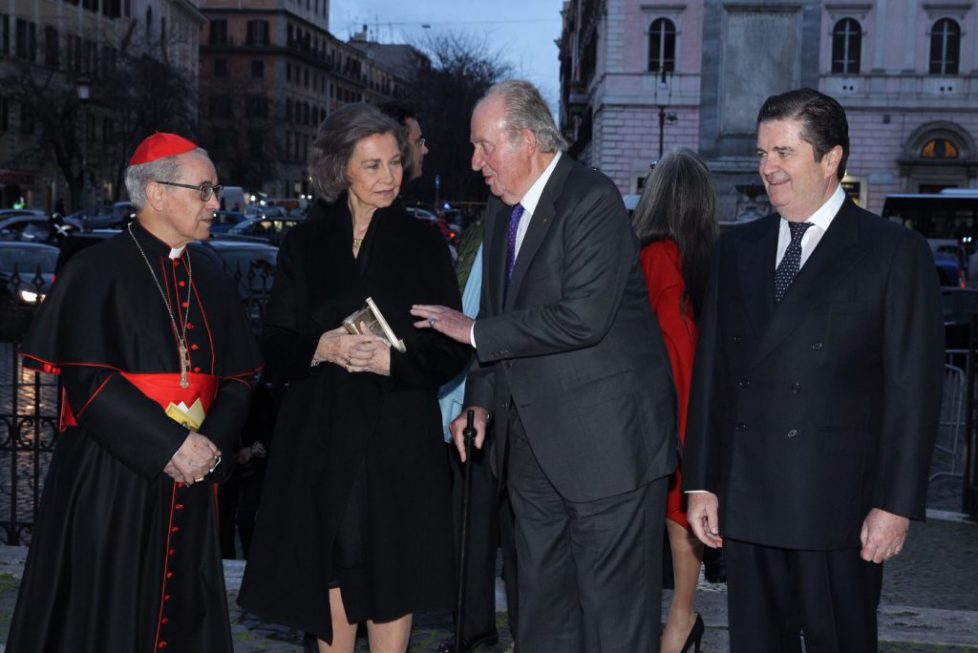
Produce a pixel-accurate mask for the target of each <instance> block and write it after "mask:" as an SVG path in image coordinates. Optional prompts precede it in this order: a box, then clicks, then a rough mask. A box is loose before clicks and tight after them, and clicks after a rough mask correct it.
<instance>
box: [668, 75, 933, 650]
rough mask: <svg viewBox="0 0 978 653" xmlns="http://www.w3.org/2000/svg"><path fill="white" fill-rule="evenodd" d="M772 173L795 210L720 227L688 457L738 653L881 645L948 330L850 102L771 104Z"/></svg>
mask: <svg viewBox="0 0 978 653" xmlns="http://www.w3.org/2000/svg"><path fill="white" fill-rule="evenodd" d="M757 122H758V135H757V154H758V158H759V172H760V175H761V178H762V180H763V182H764V186H765V188H766V189H767V193H768V197H769V198H770V200H771V204H772V206H774V208H775V209H776V210H777V211H778V213H779V214H780V215H774V216H771V217H768V218H765V219H761V220H758V221H757V222H754V223H751V224H748V225H744V226H743V227H738V228H736V229H734V230H732V231H731V232H729V233H727V234H725V235H724V236H723V237H721V239H720V242H719V244H718V246H717V258H716V264H715V269H714V272H713V277H712V281H711V284H710V287H709V290H708V291H707V300H706V301H705V302H704V306H703V317H702V321H701V325H700V340H699V348H698V350H697V354H696V369H695V372H694V375H693V387H692V392H691V396H690V411H689V423H688V429H687V432H686V443H685V457H684V459H683V465H684V468H683V487H684V489H685V490H686V491H687V492H688V493H689V494H688V498H689V509H688V513H687V514H688V517H689V522H690V524H691V525H692V527H693V530H694V531H695V532H696V535H697V536H698V537H699V538H700V539H701V540H702V541H703V542H704V543H705V544H706V545H707V546H711V547H718V546H721V545H722V546H723V548H724V551H725V557H726V560H727V584H728V591H729V594H728V605H729V618H730V640H731V650H732V651H733V652H734V653H738V652H749V653H758V652H767V651H800V650H801V648H800V641H799V639H800V638H799V633H803V634H804V639H805V646H806V650H807V651H808V652H809V653H815V652H818V653H823V652H843V651H853V652H859V653H863V652H866V651H875V650H876V640H877V631H876V606H877V603H878V601H879V593H880V587H881V583H882V565H881V564H880V563H882V562H883V561H885V560H888V559H889V558H892V557H893V556H895V555H897V554H898V553H899V552H900V549H901V547H902V546H903V543H904V539H905V538H906V535H907V530H908V525H909V520H911V519H919V518H921V517H923V515H924V500H925V496H926V489H927V470H928V464H929V460H930V453H931V447H932V445H933V441H934V436H935V432H936V426H937V416H938V411H939V405H940V396H941V385H942V370H943V349H944V342H943V330H942V318H941V307H940V295H939V292H938V287H937V281H936V277H935V274H934V261H933V257H932V255H931V253H930V249H929V248H928V246H927V243H926V242H925V241H924V239H923V238H922V237H921V236H920V235H919V234H917V233H915V232H913V231H910V230H908V229H905V228H903V227H901V226H898V225H896V224H893V223H890V222H887V221H886V220H883V219H882V218H880V217H878V216H876V215H873V214H871V213H869V212H867V211H864V210H862V209H860V208H859V207H857V206H856V205H855V204H854V203H853V202H852V200H850V199H849V198H847V196H846V194H845V192H844V191H843V190H842V188H841V187H840V183H839V182H840V180H841V179H842V177H843V174H844V172H845V168H846V159H847V157H848V154H849V129H848V123H847V121H846V116H845V112H844V111H843V109H842V107H841V106H840V105H839V103H838V102H836V101H835V100H834V99H832V98H830V97H828V96H826V95H823V94H821V93H818V92H817V91H813V90H809V89H801V90H796V91H791V92H788V93H785V94H783V95H778V96H773V97H770V98H768V99H767V101H766V102H765V103H764V106H763V107H762V108H761V110H760V113H759V115H758V121H757Z"/></svg>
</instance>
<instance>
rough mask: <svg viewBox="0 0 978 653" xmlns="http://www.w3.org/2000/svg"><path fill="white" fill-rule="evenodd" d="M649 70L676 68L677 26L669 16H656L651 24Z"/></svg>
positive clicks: (658, 70)
mask: <svg viewBox="0 0 978 653" xmlns="http://www.w3.org/2000/svg"><path fill="white" fill-rule="evenodd" d="M649 70H651V71H653V72H670V73H671V72H674V71H675V70H676V26H675V24H673V22H672V21H671V20H669V19H668V18H656V19H655V20H653V21H652V25H650V26H649Z"/></svg>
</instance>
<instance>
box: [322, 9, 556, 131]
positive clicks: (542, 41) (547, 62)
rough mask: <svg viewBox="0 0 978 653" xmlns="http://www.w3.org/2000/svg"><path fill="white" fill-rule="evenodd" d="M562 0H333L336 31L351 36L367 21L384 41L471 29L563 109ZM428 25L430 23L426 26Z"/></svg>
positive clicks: (477, 39)
mask: <svg viewBox="0 0 978 653" xmlns="http://www.w3.org/2000/svg"><path fill="white" fill-rule="evenodd" d="M562 6H563V1H562V0H490V1H489V2H474V1H472V0H414V1H405V0H331V3H330V10H329V26H330V27H329V28H330V31H331V32H332V33H333V34H335V35H336V36H337V37H339V38H341V39H344V40H345V39H347V38H349V37H350V36H351V35H352V34H353V33H355V32H358V31H360V29H362V26H363V25H367V29H368V31H369V38H370V40H372V41H379V42H381V43H412V44H419V43H423V42H424V40H425V38H426V34H429V33H430V34H431V36H436V35H437V34H439V33H443V32H452V33H459V34H465V35H468V36H470V37H472V39H473V42H475V43H479V44H481V43H483V42H484V43H485V44H486V46H487V48H488V49H489V50H490V51H493V50H495V51H497V52H498V53H499V54H500V56H501V58H502V59H503V60H505V61H506V62H508V63H510V64H511V65H512V66H513V70H514V73H515V75H516V76H517V77H523V78H525V79H528V80H530V81H531V82H533V83H534V84H536V85H537V87H539V88H540V91H541V92H542V93H543V96H544V98H545V99H546V100H547V102H549V104H550V106H551V109H553V110H554V111H555V112H556V110H557V104H558V102H557V99H558V95H559V87H560V83H559V70H560V67H559V64H558V62H557V46H556V44H555V43H554V41H555V40H556V39H558V38H560V26H561V21H560V9H561V7H562ZM424 25H428V26H429V27H427V28H425V27H423V26H424Z"/></svg>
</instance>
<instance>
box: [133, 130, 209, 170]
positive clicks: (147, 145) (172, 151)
mask: <svg viewBox="0 0 978 653" xmlns="http://www.w3.org/2000/svg"><path fill="white" fill-rule="evenodd" d="M195 149H197V145H196V144H194V143H191V142H190V141H188V140H187V139H186V138H184V137H183V136H177V135H176V134H165V133H163V132H156V133H155V134H153V135H152V136H150V137H148V138H147V139H146V140H144V141H143V142H142V143H140V144H139V147H137V148H136V151H135V153H133V155H132V158H131V159H129V165H131V166H138V165H142V164H143V163H152V162H153V161H156V160H157V159H165V158H166V157H168V156H177V155H178V154H186V153H187V152H190V151H191V150H195Z"/></svg>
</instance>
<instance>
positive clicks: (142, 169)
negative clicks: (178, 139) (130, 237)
mask: <svg viewBox="0 0 978 653" xmlns="http://www.w3.org/2000/svg"><path fill="white" fill-rule="evenodd" d="M186 154H201V155H203V156H207V150H205V149H204V148H202V147H198V148H196V149H193V150H190V152H186ZM181 156H182V155H181ZM179 158H180V157H179V156H168V157H166V158H164V159H157V160H156V161H150V162H149V163H140V164H139V165H134V166H129V167H128V168H126V190H127V191H129V201H130V202H132V205H133V206H135V207H136V210H137V211H139V210H142V208H143V207H145V206H146V184H148V183H149V182H151V181H176V180H177V179H179V178H180V162H179V161H178V160H177V159H179Z"/></svg>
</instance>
